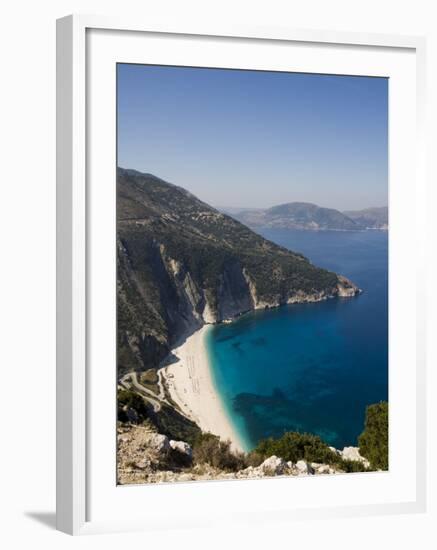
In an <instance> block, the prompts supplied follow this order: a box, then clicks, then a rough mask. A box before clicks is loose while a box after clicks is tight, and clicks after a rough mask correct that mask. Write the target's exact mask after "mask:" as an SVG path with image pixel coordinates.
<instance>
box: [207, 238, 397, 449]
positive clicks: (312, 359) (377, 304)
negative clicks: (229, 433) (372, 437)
mask: <svg viewBox="0 0 437 550" xmlns="http://www.w3.org/2000/svg"><path fill="white" fill-rule="evenodd" d="M262 235H263V236H264V237H265V238H267V239H269V240H271V241H273V242H275V243H277V244H280V245H282V246H284V247H286V248H288V249H289V250H293V251H297V252H301V253H303V254H304V255H305V256H306V257H307V258H308V259H309V260H310V261H311V262H312V263H314V264H315V265H317V266H319V267H324V268H326V269H329V270H331V271H335V272H336V273H340V274H342V275H345V276H346V277H348V278H350V279H351V280H352V281H353V282H354V283H355V284H357V285H358V286H359V287H360V288H361V289H362V290H363V293H362V294H360V295H359V296H356V297H354V298H349V299H348V298H334V299H329V300H326V301H323V302H319V303H314V304H294V305H285V306H281V307H278V308H274V309H269V310H258V311H254V312H250V313H247V314H245V315H242V316H241V317H240V318H238V319H237V320H235V321H233V322H232V323H229V324H220V325H214V326H213V327H212V329H211V330H210V331H209V332H208V333H207V337H206V338H207V349H208V354H209V359H210V363H211V371H212V376H213V381H214V383H215V386H216V389H217V392H218V394H219V396H220V397H221V400H222V402H223V405H224V408H225V411H226V413H227V415H228V417H229V420H230V422H231V423H232V424H233V426H234V429H235V431H236V432H237V434H238V435H239V439H240V441H241V445H242V447H243V448H244V449H245V450H246V451H249V450H251V449H253V448H254V447H256V445H257V443H258V442H259V441H260V440H261V439H264V438H268V437H280V436H281V435H282V434H283V433H284V432H287V431H298V432H307V433H312V434H317V435H319V436H320V437H321V438H322V439H323V440H324V441H325V442H326V443H328V444H329V445H332V446H334V447H336V448H338V449H342V448H343V447H345V446H350V445H352V446H355V445H357V438H358V436H359V435H360V433H361V432H362V431H363V427H364V420H365V410H366V407H367V405H369V404H371V403H377V402H379V401H381V400H387V399H388V233H387V232H386V231H375V230H373V231H372V230H368V231H361V232H343V231H333V232H330V231H324V232H312V231H294V230H282V229H281V230H278V229H275V230H273V229H271V230H265V231H263V232H262Z"/></svg>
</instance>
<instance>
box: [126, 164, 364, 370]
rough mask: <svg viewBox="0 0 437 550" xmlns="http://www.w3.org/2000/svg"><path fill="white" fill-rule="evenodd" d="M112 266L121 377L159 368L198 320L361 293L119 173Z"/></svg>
mask: <svg viewBox="0 0 437 550" xmlns="http://www.w3.org/2000/svg"><path fill="white" fill-rule="evenodd" d="M117 262H118V264H117V316H118V322H117V331H118V332H117V338H118V369H119V373H120V374H123V373H125V372H126V371H129V370H146V369H148V368H155V367H157V366H158V365H159V363H160V361H161V360H162V359H163V358H164V357H165V356H166V355H167V354H168V352H169V350H170V349H171V347H172V346H173V345H174V344H175V343H176V342H177V341H178V340H179V339H180V338H182V337H184V336H187V335H188V334H190V333H192V332H193V331H194V330H196V329H197V328H199V327H200V326H202V325H203V324H204V323H215V322H219V321H222V320H225V319H230V318H233V317H235V316H237V315H240V314H241V313H244V312H247V311H250V310H252V309H255V308H266V307H275V306H278V305H281V304H286V303H295V302H305V301H319V300H323V299H326V298H328V297H335V296H345V297H348V296H353V295H355V294H356V293H357V292H358V291H359V290H358V289H357V287H356V286H355V285H354V284H353V283H351V282H350V281H349V280H347V279H346V278H345V277H342V276H339V275H337V274H335V273H332V272H329V271H326V270H324V269H320V268H318V267H316V266H314V265H312V264H311V263H310V262H309V260H308V259H307V258H305V257H304V256H302V255H301V254H299V253H295V252H290V251H289V250H287V249H285V248H282V247H280V246H277V245H276V244H274V243H272V242H270V241H268V240H266V239H264V238H262V237H261V236H259V235H257V234H256V233H254V232H253V231H251V230H250V229H249V228H248V227H246V226H245V225H243V224H242V223H240V222H238V221H236V220H235V219H233V218H231V217H229V216H227V215H225V214H223V213H221V212H218V211H217V210H215V209H214V208H212V207H210V206H208V205H207V204H205V203H204V202H202V201H200V200H199V199H197V198H196V197H194V196H193V195H191V194H190V193H189V192H188V191H186V190H185V189H182V188H180V187H177V186H175V185H172V184H170V183H168V182H165V181H163V180H161V179H159V178H157V177H155V176H152V175H150V174H143V173H139V172H136V171H133V170H124V169H121V168H120V169H118V174H117Z"/></svg>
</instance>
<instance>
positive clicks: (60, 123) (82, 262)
mask: <svg viewBox="0 0 437 550" xmlns="http://www.w3.org/2000/svg"><path fill="white" fill-rule="evenodd" d="M93 30H94V31H104V32H107V33H116V32H119V33H130V36H132V33H135V36H136V37H139V36H146V35H149V36H153V37H154V38H157V39H159V41H161V42H162V41H165V40H170V39H174V38H175V37H198V38H199V39H202V38H205V39H206V38H209V39H211V38H215V39H217V41H218V42H219V41H220V40H222V41H225V40H226V41H227V42H229V43H232V41H239V42H240V43H241V42H244V43H245V44H247V45H248V46H250V44H251V43H252V42H251V41H253V44H255V42H256V43H257V44H260V43H262V44H265V45H269V44H271V45H275V44H282V45H287V44H290V45H291V44H313V45H316V46H317V47H318V48H324V47H329V46H333V45H335V46H336V47H337V49H341V48H345V49H346V48H360V49H362V51H363V52H366V51H368V50H371V49H374V50H375V51H376V49H378V51H379V52H382V51H395V50H396V51H397V52H399V53H401V52H409V54H410V55H412V56H414V64H415V72H414V81H411V74H412V73H411V71H410V73H409V74H410V76H409V78H410V81H409V84H410V86H411V87H412V88H414V91H415V97H416V100H417V103H416V101H415V103H414V106H413V105H410V108H411V109H413V108H414V111H415V117H414V121H413V122H414V125H415V129H414V130H415V132H414V137H413V138H411V139H412V140H414V144H415V150H416V155H415V156H414V155H412V156H414V159H413V160H410V165H409V168H410V169H412V168H414V172H415V174H414V175H413V177H414V178H415V181H414V189H415V193H416V212H424V211H425V205H426V194H425V177H424V145H423V121H424V89H425V86H424V74H425V68H424V67H425V41H424V39H423V38H420V37H407V36H392V35H374V34H354V33H340V32H339V33H337V32H325V31H311V30H293V29H286V28H278V29H275V28H251V27H247V28H234V27H232V26H231V27H230V28H228V29H223V28H213V27H211V28H204V27H202V28H189V29H188V28H183V29H178V28H172V27H164V26H163V27H151V26H150V25H147V22H145V23H142V22H139V21H129V20H124V19H111V18H105V17H95V16H82V15H72V16H68V17H66V18H63V19H60V20H58V22H57V411H56V414H57V528H58V529H59V530H61V531H64V532H66V533H69V534H84V533H90V532H97V531H98V532H101V531H113V530H126V529H148V528H156V527H165V526H166V524H167V523H170V522H169V520H168V519H167V520H166V522H165V523H163V522H161V523H159V521H158V520H157V519H156V518H150V517H149V518H148V519H146V517H145V516H144V517H143V518H141V517H140V516H139V517H136V518H133V519H131V520H129V519H126V518H122V517H120V518H119V517H117V516H115V517H114V513H112V514H111V513H109V512H108V515H107V517H100V516H99V518H98V519H97V520H94V518H93V517H92V516H90V513H89V510H90V506H91V497H90V486H91V484H92V483H93V479H92V477H93V472H95V468H94V467H93V459H92V457H91V453H90V448H91V445H92V441H91V438H90V425H89V423H90V418H89V412H90V410H92V404H91V401H92V399H93V397H92V396H93V393H92V385H91V384H90V380H91V379H92V377H91V375H90V368H91V367H90V358H91V356H92V353H93V352H92V350H91V348H92V339H91V335H90V325H91V324H92V323H91V322H90V303H91V301H92V297H91V296H90V292H92V288H93V286H92V284H91V283H90V281H92V277H91V275H90V265H91V263H90V255H89V250H90V233H89V230H90V228H91V226H92V221H91V220H90V216H94V214H95V211H94V210H92V208H91V206H90V205H91V204H92V200H90V197H91V198H92V192H93V191H92V189H91V188H90V186H89V182H90V181H91V180H92V177H93V175H92V174H93V169H92V168H91V167H90V163H89V162H87V155H89V154H90V150H89V145H90V142H91V141H92V139H89V134H88V132H87V124H88V122H87V119H88V117H89V116H90V112H89V109H90V108H92V104H93V103H92V101H90V98H89V97H88V94H89V89H88V87H87V86H88V81H90V80H91V79H90V73H89V71H91V70H94V67H95V65H93V64H92V63H90V62H89V59H88V57H87V56H88V55H89V51H88V49H89V47H90V44H91V43H92V42H90V41H88V39H87V34H89V33H90V31H93ZM219 39H220V40H219ZM109 40H111V37H109ZM92 44H94V43H92ZM217 47H220V44H218V46H217ZM93 48H94V45H93ZM344 51H346V50H344ZM126 52H127V53H126ZM126 52H125V53H124V54H123V55H124V57H123V61H128V60H129V59H128V58H126V56H127V55H129V54H128V52H129V49H126ZM158 53H159V52H158ZM108 55H109V54H108ZM339 59H340V61H339V62H338V63H340V64H339V65H338V66H339V67H340V66H341V53H340V58H339ZM108 62H111V59H110V58H109V57H108ZM93 63H94V62H93ZM163 64H165V63H163ZM310 72H311V71H310ZM326 72H330V71H329V70H327V71H326ZM369 74H372V71H370V73H369ZM113 114H114V118H115V112H114V113H113ZM405 116H407V115H405ZM110 139H112V137H111V138H109V140H108V147H109V146H111V145H110V143H111V142H110ZM87 140H88V141H87ZM409 145H411V142H409ZM102 147H103V146H102ZM113 147H114V148H115V141H114V142H113ZM88 161H89V159H88ZM411 163H413V164H411ZM413 165H414V166H413ZM111 169H113V166H112V168H111ZM109 204H110V203H109ZM399 204H400V205H401V203H399ZM416 221H417V232H416V237H415V238H416V243H417V256H416V264H417V266H418V273H417V277H418V280H420V279H421V280H424V273H425V260H424V258H425V251H424V250H423V246H422V245H421V243H420V235H421V232H423V231H424V229H423V228H424V227H425V225H424V222H421V221H420V219H419V216H417V220H416ZM109 223H110V222H109ZM422 234H423V233H422ZM93 238H94V239H95V238H96V237H95V236H94V237H93ZM392 244H393V243H392V242H391V245H392ZM91 248H92V245H91ZM424 292H425V289H424V287H423V285H419V284H417V286H416V293H415V296H414V304H413V302H412V303H411V307H412V308H414V307H415V308H416V312H415V313H416V316H415V320H414V328H415V336H416V338H415V348H414V352H415V364H414V368H415V376H414V388H412V389H411V391H412V392H414V407H415V415H414V434H415V447H414V449H413V450H412V452H414V455H415V457H416V461H415V469H414V480H412V483H413V482H414V483H413V484H414V488H413V487H412V486H411V488H410V489H411V491H410V492H409V494H413V493H414V496H413V497H411V498H410V497H408V498H407V499H400V500H396V498H395V497H394V498H393V499H389V500H388V501H387V502H378V503H373V504H372V503H369V502H363V503H362V504H361V503H360V502H359V501H357V502H355V503H354V505H341V503H337V504H336V505H334V506H332V507H326V506H324V505H323V500H322V501H321V502H322V505H321V507H316V508H314V507H313V508H311V509H306V508H302V509H299V508H298V507H296V506H294V505H293V506H291V507H288V508H287V506H286V505H285V504H284V506H283V507H281V506H282V505H281V504H278V508H277V509H276V510H274V514H273V513H272V514H271V516H272V519H273V517H276V518H282V519H283V518H284V517H290V518H293V517H313V518H317V517H330V516H338V515H345V516H347V515H363V514H369V513H371V514H378V513H385V514H389V513H399V512H420V511H424V510H425V503H426V463H425V455H426V453H425V449H426V441H425V433H426V401H425V378H426V361H425V341H424V339H425V327H424V323H425V310H424V303H425V294H424ZM94 310H95V308H94V309H93V311H94ZM93 315H94V313H93ZM410 328H411V326H410ZM114 337H115V333H114ZM114 368H115V366H114ZM114 406H115V403H114ZM93 433H95V431H94V432H93ZM412 433H413V431H412ZM103 469H104V468H103ZM366 475H367V474H366ZM376 475H377V474H376ZM380 479H381V478H379V480H378V479H376V480H375V481H374V483H375V484H376V485H377V484H378V483H380ZM295 481H297V482H300V480H295ZM335 481H336V480H323V483H325V484H326V483H332V482H335ZM272 482H273V484H274V487H273V486H272ZM283 482H284V481H283V480H265V481H262V482H257V481H255V482H247V485H246V487H247V489H242V487H243V485H241V482H236V483H234V484H233V487H236V488H235V490H234V489H232V491H240V492H246V493H247V494H246V497H245V498H248V499H249V500H250V499H251V500H252V501H253V496H254V494H258V493H259V492H260V491H270V489H267V488H268V487H273V488H272V489H271V490H272V491H276V493H277V491H278V487H280V485H279V484H281V483H283ZM229 483H230V482H223V483H219V482H215V483H214V484H213V485H214V488H212V487H213V485H212V484H208V483H203V484H198V485H201V486H202V487H201V488H199V489H196V491H197V495H198V496H200V495H201V496H202V498H208V494H209V493H210V492H211V491H214V492H215V495H216V496H218V495H221V496H219V498H221V497H223V498H229V494H230V489H229V487H230V484H229ZM244 483H245V484H246V482H244ZM253 483H255V484H256V483H257V484H258V485H255V486H254V485H253ZM260 483H261V485H263V484H264V485H263V486H262V487H261V485H260ZM371 483H372V482H370V484H371ZM114 485H115V477H114ZM178 485H179V487H178V488H177V489H175V490H177V491H178V494H177V497H176V496H175V498H178V499H185V498H186V497H187V495H188V494H189V493H190V492H192V491H193V484H191V485H183V484H178ZM376 485H375V486H376ZM223 487H224V488H223ZM134 489H135V490H136V491H137V494H139V493H138V492H139V491H141V490H142V488H141V487H138V488H134ZM93 490H94V489H93ZM97 490H99V489H97ZM119 490H122V491H125V493H124V498H125V499H126V495H127V492H126V490H125V489H124V488H121V489H119ZM170 490H171V489H169V487H168V486H165V487H164V486H156V487H153V491H154V495H157V494H158V491H160V492H161V493H164V492H165V494H166V495H168V493H169V491H170ZM331 490H332V489H331ZM345 490H350V489H345ZM254 491H255V492H254ZM119 494H121V493H119ZM173 494H175V493H173ZM234 494H235V493H234ZM266 494H267V493H266ZM268 494H270V493H268ZM271 494H274V493H271ZM167 498H168V497H167ZM95 500H98V499H95ZM114 510H115V508H114ZM261 513H263V505H262V504H254V505H253V506H252V507H251V508H249V507H248V508H247V510H245V513H244V514H243V515H242V516H241V517H240V516H238V515H235V514H234V518H235V521H240V520H241V518H243V517H244V518H245V519H249V520H255V519H256V517H258V514H261ZM169 514H170V517H171V518H172V523H173V524H174V525H180V524H181V523H183V524H184V525H186V524H187V521H188V522H190V520H189V519H188V520H187V518H186V517H185V516H183V514H182V515H181V516H180V517H177V515H176V512H175V511H173V512H172V511H169ZM172 514H173V515H172ZM231 514H232V510H231V509H230V510H229V514H228V516H226V515H225V516H223V517H222V518H221V519H220V520H221V521H223V518H225V519H226V518H227V519H228V520H231ZM103 516H104V513H103ZM205 522H206V523H208V521H207V519H206V518H200V520H199V521H198V522H197V523H196V522H195V521H192V523H191V524H192V525H193V526H195V525H205V524H206V523H205Z"/></svg>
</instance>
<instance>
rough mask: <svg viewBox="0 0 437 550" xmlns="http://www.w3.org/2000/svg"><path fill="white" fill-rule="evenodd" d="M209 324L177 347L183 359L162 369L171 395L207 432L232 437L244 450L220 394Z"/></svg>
mask: <svg viewBox="0 0 437 550" xmlns="http://www.w3.org/2000/svg"><path fill="white" fill-rule="evenodd" d="M210 328H211V327H210V326H208V325H205V326H203V327H202V328H201V329H200V330H198V331H197V332H195V333H194V334H193V335H191V336H190V337H189V338H187V339H186V340H185V342H184V343H183V344H182V345H181V346H179V347H178V348H176V349H174V350H173V353H174V355H176V357H178V358H179V361H177V362H176V363H173V364H172V365H169V366H166V367H163V368H162V369H161V371H160V372H161V373H162V377H163V378H164V381H165V385H166V386H167V388H168V390H169V393H170V395H171V398H172V399H173V401H175V403H177V404H178V405H179V407H180V408H181V410H182V411H183V412H184V414H185V415H186V416H187V417H188V418H190V419H191V420H193V421H194V422H196V424H197V425H198V426H199V427H200V428H201V429H202V431H204V432H211V433H213V434H215V435H218V436H220V438H221V439H223V440H227V439H229V440H230V441H231V444H232V448H233V449H234V450H240V451H241V450H243V449H242V446H241V442H240V440H239V438H238V435H237V433H236V432H235V430H234V428H233V426H232V425H231V423H230V421H229V419H228V416H227V414H226V412H225V410H224V408H223V404H222V402H221V399H220V397H219V396H218V395H217V392H216V389H215V387H214V382H213V380H212V376H211V371H210V365H209V359H208V351H207V349H206V343H205V337H206V334H207V332H208V330H210Z"/></svg>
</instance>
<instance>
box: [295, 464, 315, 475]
mask: <svg viewBox="0 0 437 550" xmlns="http://www.w3.org/2000/svg"><path fill="white" fill-rule="evenodd" d="M296 470H297V471H298V473H299V475H305V474H306V475H312V474H314V470H313V468H312V467H311V466H310V465H309V464H308V463H307V462H305V460H298V461H297V462H296Z"/></svg>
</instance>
